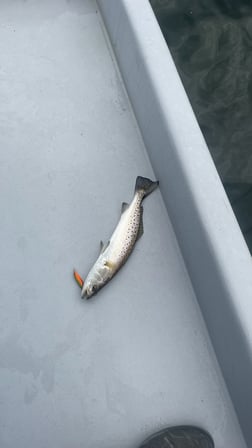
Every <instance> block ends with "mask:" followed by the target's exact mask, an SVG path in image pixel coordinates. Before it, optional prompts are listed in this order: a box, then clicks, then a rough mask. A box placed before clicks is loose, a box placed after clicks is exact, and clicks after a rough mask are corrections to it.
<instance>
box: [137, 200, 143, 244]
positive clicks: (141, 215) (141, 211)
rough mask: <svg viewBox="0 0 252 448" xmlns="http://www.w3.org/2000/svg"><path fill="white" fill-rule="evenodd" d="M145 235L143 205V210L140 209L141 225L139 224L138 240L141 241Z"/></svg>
mask: <svg viewBox="0 0 252 448" xmlns="http://www.w3.org/2000/svg"><path fill="white" fill-rule="evenodd" d="M143 233H144V227H143V206H142V205H141V208H140V224H139V229H138V234H137V240H139V238H141V236H142V235H143Z"/></svg>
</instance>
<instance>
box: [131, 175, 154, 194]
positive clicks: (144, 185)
mask: <svg viewBox="0 0 252 448" xmlns="http://www.w3.org/2000/svg"><path fill="white" fill-rule="evenodd" d="M158 184H159V182H158V181H156V182H153V181H152V180H150V179H148V178H147V177H141V176H138V177H137V178H136V186H135V192H136V191H139V190H142V191H143V192H144V197H146V196H148V194H150V193H152V192H153V191H154V190H155V189H156V188H157V187H158Z"/></svg>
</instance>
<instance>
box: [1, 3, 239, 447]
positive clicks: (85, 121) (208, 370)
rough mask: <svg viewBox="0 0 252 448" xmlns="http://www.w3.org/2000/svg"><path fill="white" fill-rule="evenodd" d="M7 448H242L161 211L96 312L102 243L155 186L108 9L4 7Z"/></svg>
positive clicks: (147, 223) (147, 213)
mask: <svg viewBox="0 0 252 448" xmlns="http://www.w3.org/2000/svg"><path fill="white" fill-rule="evenodd" d="M0 11H1V14H0V53H1V61H0V142H1V154H0V185H1V198H0V201H1V214H2V219H1V252H0V266H1V273H2V281H1V288H0V289H1V291H0V295H1V339H0V353H1V356H0V397H1V399H0V414H1V419H0V445H1V447H2V448H14V447H17V446H18V447H19V448H24V447H32V446H34V447H36V448H44V447H52V446H53V447H54V448H64V447H65V448H67V447H70V446H71V448H77V447H85V448H99V447H102V448H119V447H120V448H133V447H137V446H138V444H139V443H140V442H141V441H142V440H143V439H144V438H145V437H146V436H148V435H149V434H150V433H152V432H154V431H156V430H158V429H160V428H162V427H164V426H166V425H175V424H195V425H199V426H202V427H204V428H205V429H207V430H208V431H209V432H210V433H211V434H212V436H213V437H214V439H215V442H216V447H217V448H226V447H228V448H245V446H246V445H245V443H244V441H243V437H242V433H241V431H240V427H239V424H238V421H237V418H236V415H235V413H234V409H233V406H232V403H231V400H230V398H229V395H228V392H227V389H226V386H225V383H224V380H223V378H222V375H221V372H220V369H219V366H218V363H217V361H216V357H215V354H214V351H213V349H212V346H211V343H210V339H209V336H208V333H207V330H206V326H205V323H204V320H203V318H202V315H201V312H200V309H199V306H198V302H197V300H196V297H195V293H194V290H193V287H192V284H191V281H190V278H189V275H188V273H187V269H186V266H185V264H184V260H183V257H182V255H181V253H180V249H179V246H178V244H177V241H176V237H175V234H174V231H173V228H172V225H171V222H170V219H169V216H168V214H167V210H166V207H165V205H164V202H163V199H162V183H161V185H160V190H158V191H155V192H154V193H153V194H152V195H151V196H149V197H148V198H147V199H146V201H145V203H144V235H143V237H142V238H141V239H140V240H139V242H138V243H137V245H136V248H135V250H134V252H133V254H132V256H131V257H130V259H129V260H128V262H127V263H126V265H125V266H124V267H123V269H122V270H121V271H120V272H119V273H118V274H117V276H116V277H115V278H114V279H113V280H112V281H111V282H110V284H108V285H107V286H106V287H105V288H104V289H103V290H102V291H100V293H99V294H98V295H97V296H96V297H95V298H93V300H90V301H82V300H81V299H80V290H79V289H78V287H77V285H76V284H75V282H74V280H73V276H72V269H73V268H74V267H75V268H76V269H78V271H79V272H80V273H81V274H83V275H84V276H85V274H86V273H87V271H88V269H89V268H90V265H91V264H92V262H93V261H94V260H95V258H96V257H97V254H98V251H99V242H100V239H103V240H104V241H105V240H107V239H108V238H109V236H110V234H111V232H112V231H113V228H114V226H115V225H116V223H117V221H118V218H119V214H120V208H121V202H123V201H130V200H131V197H132V194H133V190H134V184H135V179H136V176H137V175H143V176H148V177H150V178H152V179H155V173H153V170H152V167H151V164H150V162H149V159H148V155H147V152H146V149H145V146H144V143H143V140H142V137H141V134H140V131H139V129H138V125H137V122H136V119H135V116H134V114H133V111H132V108H131V105H130V102H129V99H128V97H127V94H126V91H125V88H124V85H123V82H122V78H121V76H120V73H119V71H118V68H117V65H116V62H115V58H114V55H113V52H112V50H111V47H110V44H109V40H108V38H107V35H106V31H105V28H104V25H103V22H102V19H101V16H100V14H99V11H98V8H97V5H96V3H95V2H94V1H91V0H72V1H65V0H54V1H53V2H52V1H51V0H46V1H44V2H39V1H35V0H27V1H25V2H24V1H21V0H20V1H16V2H9V1H7V0H3V1H2V2H1V5H0Z"/></svg>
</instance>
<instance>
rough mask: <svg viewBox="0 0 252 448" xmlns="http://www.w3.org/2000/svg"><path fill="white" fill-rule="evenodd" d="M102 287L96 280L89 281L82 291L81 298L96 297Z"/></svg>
mask: <svg viewBox="0 0 252 448" xmlns="http://www.w3.org/2000/svg"><path fill="white" fill-rule="evenodd" d="M101 286H102V285H99V283H98V282H96V281H95V279H93V280H91V279H90V280H88V281H87V282H86V283H84V286H83V288H82V291H81V297H82V298H83V299H90V298H91V297H92V296H94V295H95V294H96V293H97V292H98V291H99V289H100V288H101Z"/></svg>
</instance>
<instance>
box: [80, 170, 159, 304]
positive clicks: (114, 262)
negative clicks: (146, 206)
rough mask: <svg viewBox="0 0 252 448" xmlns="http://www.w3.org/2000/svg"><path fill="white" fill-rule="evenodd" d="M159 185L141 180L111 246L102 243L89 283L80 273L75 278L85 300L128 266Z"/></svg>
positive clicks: (123, 204)
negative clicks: (146, 201) (145, 203)
mask: <svg viewBox="0 0 252 448" xmlns="http://www.w3.org/2000/svg"><path fill="white" fill-rule="evenodd" d="M158 185H159V182H158V181H152V180H150V179H148V178H146V177H142V176H138V177H137V179H136V184H135V191H134V196H133V199H132V201H131V203H130V204H127V203H126V202H123V203H122V209H121V217H120V220H119V222H118V224H117V226H116V228H115V230H114V232H113V234H112V236H111V238H110V240H109V241H108V242H107V243H105V244H104V243H103V242H102V241H101V243H100V254H99V256H98V258H97V260H96V262H95V263H94V265H93V266H92V268H91V269H90V271H89V273H88V275H87V277H86V279H85V281H84V280H83V279H82V278H81V276H80V275H79V274H78V272H77V271H74V278H75V280H76V282H77V284H78V285H79V287H80V288H81V297H82V298H86V299H90V298H91V297H93V296H94V295H95V294H97V292H98V291H99V290H100V289H101V288H103V287H104V286H105V285H106V284H107V283H108V282H109V281H110V280H111V279H112V278H113V277H114V275H115V274H116V273H117V272H118V271H119V269H120V268H121V267H122V266H123V265H124V264H125V262H126V261H127V259H128V258H129V256H130V254H131V253H132V251H133V249H134V247H135V244H136V242H137V240H138V239H139V238H140V237H141V236H142V235H143V232H144V230H143V206H142V201H143V199H144V198H145V197H146V196H148V195H149V194H150V193H152V192H153V191H154V190H155V189H156V188H157V187H158Z"/></svg>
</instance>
